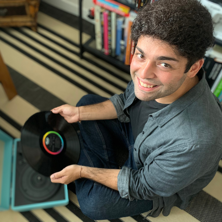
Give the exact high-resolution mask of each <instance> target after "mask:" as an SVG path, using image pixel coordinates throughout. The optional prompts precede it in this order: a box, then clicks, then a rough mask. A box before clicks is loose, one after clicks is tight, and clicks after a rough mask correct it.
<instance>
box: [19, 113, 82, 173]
mask: <svg viewBox="0 0 222 222" xmlns="http://www.w3.org/2000/svg"><path fill="white" fill-rule="evenodd" d="M21 145H22V153H23V156H24V157H25V159H26V160H27V162H28V164H29V165H30V166H31V167H32V168H33V169H34V170H35V171H36V172H38V173H40V174H42V175H44V176H47V177H48V176H50V175H51V174H53V173H55V172H58V171H60V170H62V169H63V168H65V167H66V166H68V165H71V164H77V162H78V159H79V154H80V144H79V139H78V135H77V133H76V131H75V129H74V128H73V127H72V125H71V124H69V123H68V122H66V120H65V119H64V118H63V117H62V116H61V115H59V114H54V113H52V112H39V113H36V114H34V115H33V116H31V117H30V118H29V119H28V120H27V121H26V123H25V124H24V126H23V128H22V131H21Z"/></svg>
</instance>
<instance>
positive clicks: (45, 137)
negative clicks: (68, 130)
mask: <svg viewBox="0 0 222 222" xmlns="http://www.w3.org/2000/svg"><path fill="white" fill-rule="evenodd" d="M50 134H55V135H56V136H58V137H59V139H60V141H61V148H60V149H59V150H58V151H56V152H53V151H52V150H50V149H49V148H48V147H47V145H49V143H50V142H51V141H50V139H49V138H48V137H47V136H49V135H50ZM47 140H48V141H47ZM46 143H48V144H46ZM42 144H43V147H44V149H45V150H46V152H48V153H50V154H52V155H58V154H59V153H61V152H62V150H63V147H64V141H63V138H62V137H61V136H60V134H59V133H57V132H55V131H49V132H47V133H45V135H44V136H43V138H42Z"/></svg>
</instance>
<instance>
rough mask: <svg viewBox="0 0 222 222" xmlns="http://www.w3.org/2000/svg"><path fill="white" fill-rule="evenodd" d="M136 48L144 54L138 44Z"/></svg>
mask: <svg viewBox="0 0 222 222" xmlns="http://www.w3.org/2000/svg"><path fill="white" fill-rule="evenodd" d="M136 49H137V50H138V51H140V52H141V53H142V54H144V52H143V50H142V49H140V48H139V47H138V46H136Z"/></svg>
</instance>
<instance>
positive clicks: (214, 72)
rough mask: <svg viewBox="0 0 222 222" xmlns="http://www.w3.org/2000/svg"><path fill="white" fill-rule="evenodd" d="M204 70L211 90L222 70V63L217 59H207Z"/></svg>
mask: <svg viewBox="0 0 222 222" xmlns="http://www.w3.org/2000/svg"><path fill="white" fill-rule="evenodd" d="M203 69H204V70H205V73H206V80H207V82H208V84H209V86H210V88H211V87H212V86H213V84H214V82H215V80H216V79H217V77H218V75H219V73H220V71H221V70H222V63H221V62H219V61H217V60H216V59H215V58H211V57H205V61H204V65H203Z"/></svg>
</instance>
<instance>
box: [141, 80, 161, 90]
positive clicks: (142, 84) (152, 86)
mask: <svg viewBox="0 0 222 222" xmlns="http://www.w3.org/2000/svg"><path fill="white" fill-rule="evenodd" d="M138 80H139V79H138ZM139 83H140V85H141V86H142V87H144V88H154V87H156V86H157V85H148V84H146V83H143V82H142V81H140V80H139Z"/></svg>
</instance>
